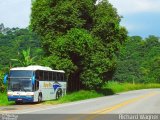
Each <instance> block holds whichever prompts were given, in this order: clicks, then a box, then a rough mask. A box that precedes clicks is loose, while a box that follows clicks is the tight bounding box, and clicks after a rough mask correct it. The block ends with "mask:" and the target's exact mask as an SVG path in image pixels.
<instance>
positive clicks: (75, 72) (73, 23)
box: [30, 0, 127, 89]
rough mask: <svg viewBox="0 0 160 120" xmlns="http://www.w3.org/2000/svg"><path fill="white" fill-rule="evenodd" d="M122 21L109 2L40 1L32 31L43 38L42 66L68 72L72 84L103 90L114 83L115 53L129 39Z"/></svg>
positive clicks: (38, 1) (35, 10)
mask: <svg viewBox="0 0 160 120" xmlns="http://www.w3.org/2000/svg"><path fill="white" fill-rule="evenodd" d="M120 18H121V17H120V16H119V15H118V14H117V11H116V9H115V8H113V7H112V5H111V4H110V3H109V2H108V1H107V0H103V1H101V2H99V3H98V4H96V0H81V1H79V0H78V1H77V0H58V1H57V0H54V1H53V0H37V1H34V2H33V4H32V14H31V25H30V28H31V29H32V30H33V31H34V32H35V33H37V34H38V35H39V36H40V37H41V41H42V46H43V49H44V51H45V53H46V54H45V55H46V58H45V59H44V60H43V62H42V64H44V63H45V65H46V64H47V65H48V66H51V67H53V68H56V69H64V70H65V71H67V75H68V78H69V81H71V82H69V83H74V82H76V83H78V81H79V80H81V81H82V83H83V85H85V86H86V88H88V89H99V88H100V87H101V85H102V83H103V82H104V81H106V80H108V79H111V77H112V75H109V74H108V73H111V71H113V70H114V67H115V66H114V65H115V61H114V56H115V52H117V51H118V49H119V46H120V45H121V44H122V43H123V42H124V41H125V39H126V37H127V32H126V30H125V28H123V27H121V26H120V24H119V23H120Z"/></svg>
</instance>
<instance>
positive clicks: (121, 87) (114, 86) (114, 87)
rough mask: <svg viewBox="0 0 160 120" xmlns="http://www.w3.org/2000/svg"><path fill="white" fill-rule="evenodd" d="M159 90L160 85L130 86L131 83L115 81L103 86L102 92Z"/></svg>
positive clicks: (138, 84)
mask: <svg viewBox="0 0 160 120" xmlns="http://www.w3.org/2000/svg"><path fill="white" fill-rule="evenodd" d="M150 88H160V84H156V83H147V84H140V83H137V84H131V83H119V82H117V81H109V82H107V83H105V84H104V85H103V89H104V90H109V89H110V90H111V91H112V92H113V93H120V92H125V91H131V90H140V89H150Z"/></svg>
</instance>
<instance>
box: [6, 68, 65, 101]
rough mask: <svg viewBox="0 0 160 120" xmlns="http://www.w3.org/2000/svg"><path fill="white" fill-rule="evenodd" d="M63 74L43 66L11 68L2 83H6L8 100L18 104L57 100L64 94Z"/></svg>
mask: <svg viewBox="0 0 160 120" xmlns="http://www.w3.org/2000/svg"><path fill="white" fill-rule="evenodd" d="M64 74H65V72H64V71H63V70H52V69H51V68H49V67H43V66H28V67H16V68H12V69H10V71H9V74H8V75H6V76H5V77H4V83H8V90H7V95H8V100H9V101H15V102H16V103H19V102H41V101H45V100H52V99H58V98H59V97H61V96H64V95H65V94H66V88H67V83H66V79H65V75H64ZM7 81H8V82H7Z"/></svg>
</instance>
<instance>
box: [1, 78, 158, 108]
mask: <svg viewBox="0 0 160 120" xmlns="http://www.w3.org/2000/svg"><path fill="white" fill-rule="evenodd" d="M149 88H160V84H131V83H118V82H115V81H110V82H108V83H106V84H105V85H104V86H103V89H102V90H101V91H98V92H96V91H94V90H91V91H86V90H80V91H78V92H73V93H68V94H67V95H66V96H64V97H62V98H60V99H59V100H50V101H45V102H43V104H61V103H67V102H73V101H79V100H85V99H90V98H96V97H101V96H105V95H111V94H116V93H120V92H125V91H131V90H139V89H149ZM12 104H14V102H8V100H7V95H6V93H0V106H6V105H12Z"/></svg>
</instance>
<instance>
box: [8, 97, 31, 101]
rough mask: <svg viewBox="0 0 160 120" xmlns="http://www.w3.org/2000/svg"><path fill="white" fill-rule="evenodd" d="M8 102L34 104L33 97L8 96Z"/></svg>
mask: <svg viewBox="0 0 160 120" xmlns="http://www.w3.org/2000/svg"><path fill="white" fill-rule="evenodd" d="M8 101H16V102H34V98H33V96H8Z"/></svg>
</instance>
